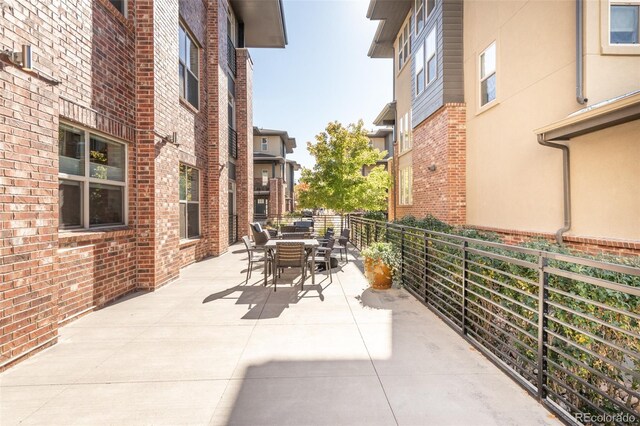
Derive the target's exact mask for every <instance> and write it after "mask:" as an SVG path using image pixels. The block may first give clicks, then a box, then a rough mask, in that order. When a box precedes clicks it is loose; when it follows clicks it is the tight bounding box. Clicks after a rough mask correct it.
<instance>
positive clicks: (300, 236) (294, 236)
mask: <svg viewBox="0 0 640 426" xmlns="http://www.w3.org/2000/svg"><path fill="white" fill-rule="evenodd" d="M308 235H309V234H308V233H306V232H286V233H283V234H282V239H283V240H305V239H308Z"/></svg>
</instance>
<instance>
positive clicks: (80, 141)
mask: <svg viewBox="0 0 640 426" xmlns="http://www.w3.org/2000/svg"><path fill="white" fill-rule="evenodd" d="M58 139H59V141H58V154H59V155H60V164H59V170H60V173H68V174H70V175H76V176H84V161H85V160H84V146H85V144H84V132H83V131H81V130H75V129H70V128H68V127H61V128H60V130H59V132H58Z"/></svg>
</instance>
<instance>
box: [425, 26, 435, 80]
mask: <svg viewBox="0 0 640 426" xmlns="http://www.w3.org/2000/svg"><path fill="white" fill-rule="evenodd" d="M426 46H427V55H426V57H427V85H429V83H431V82H432V81H433V80H435V79H436V76H437V75H438V59H437V55H436V29H435V27H434V28H433V29H432V30H431V32H430V33H429V35H428V36H427V43H426Z"/></svg>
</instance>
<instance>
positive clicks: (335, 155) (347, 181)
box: [298, 120, 391, 213]
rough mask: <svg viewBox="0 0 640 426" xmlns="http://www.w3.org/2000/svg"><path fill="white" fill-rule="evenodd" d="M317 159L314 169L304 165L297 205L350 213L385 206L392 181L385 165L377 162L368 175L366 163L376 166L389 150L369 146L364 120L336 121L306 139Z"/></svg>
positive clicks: (308, 146)
mask: <svg viewBox="0 0 640 426" xmlns="http://www.w3.org/2000/svg"><path fill="white" fill-rule="evenodd" d="M307 149H308V150H309V152H310V153H311V155H313V156H314V157H315V159H316V163H315V165H314V166H313V168H312V169H307V168H303V169H302V176H301V179H300V185H299V187H298V189H299V193H298V205H299V206H300V207H302V208H312V209H315V208H319V207H324V208H327V209H331V210H335V211H336V212H338V213H347V212H351V211H355V210H384V209H386V205H387V196H388V194H387V190H388V189H389V186H390V184H391V178H390V176H389V173H387V171H386V170H385V169H384V167H383V166H375V167H374V168H373V169H372V170H371V172H370V173H369V174H368V175H367V176H363V175H362V170H363V167H365V166H374V165H375V164H376V162H377V161H380V160H382V159H384V157H385V155H386V151H380V150H378V149H375V148H373V147H371V146H370V142H369V138H368V136H367V130H366V129H365V128H364V124H363V122H362V120H360V121H359V122H358V123H357V124H350V125H348V126H346V127H345V126H343V125H342V124H341V123H339V122H337V121H335V122H331V123H329V124H328V125H327V127H326V129H325V131H324V132H322V133H320V134H318V135H317V136H316V142H315V143H311V142H308V143H307Z"/></svg>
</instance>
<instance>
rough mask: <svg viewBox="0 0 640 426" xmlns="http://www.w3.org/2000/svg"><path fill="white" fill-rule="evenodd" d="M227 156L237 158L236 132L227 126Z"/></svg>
mask: <svg viewBox="0 0 640 426" xmlns="http://www.w3.org/2000/svg"><path fill="white" fill-rule="evenodd" d="M229 156H230V157H231V158H233V159H237V158H238V132H236V131H235V130H234V129H233V128H231V126H229Z"/></svg>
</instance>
